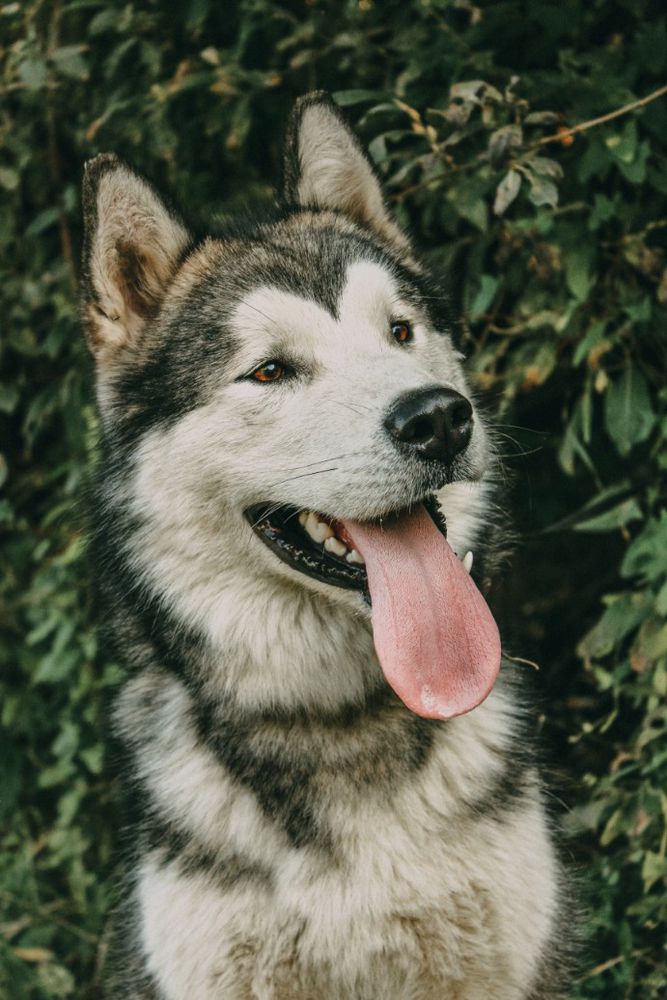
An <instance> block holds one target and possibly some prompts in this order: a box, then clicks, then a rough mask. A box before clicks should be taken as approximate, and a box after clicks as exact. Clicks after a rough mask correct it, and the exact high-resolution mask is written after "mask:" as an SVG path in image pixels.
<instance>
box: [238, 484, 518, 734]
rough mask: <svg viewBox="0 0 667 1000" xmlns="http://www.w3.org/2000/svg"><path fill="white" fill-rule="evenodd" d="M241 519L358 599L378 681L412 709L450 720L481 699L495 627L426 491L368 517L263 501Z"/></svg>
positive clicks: (301, 567) (494, 652) (492, 663)
mask: <svg viewBox="0 0 667 1000" xmlns="http://www.w3.org/2000/svg"><path fill="white" fill-rule="evenodd" d="M245 516H246V518H247V519H248V521H249V522H250V525H251V526H252V529H253V531H254V532H255V533H256V534H257V535H258V536H259V537H260V538H261V539H262V541H263V542H264V543H265V544H266V545H268V547H269V548H270V549H272V551H273V552H275V553H276V555H277V556H278V557H279V558H280V559H282V560H283V561H284V562H286V563H287V564H288V565H289V566H291V567H292V568H293V569H296V570H298V571H299V572H300V573H305V574H306V575H307V576H311V577H314V578H315V579H316V580H322V581H324V582H325V583H328V584H332V585H333V586H335V587H345V588H347V589H348V590H356V591H359V592H360V593H361V594H362V595H363V597H364V599H365V600H366V601H367V602H368V604H370V606H371V625H372V628H373V642H374V645H375V651H376V653H377V657H378V661H379V663H380V666H381V668H382V671H383V673H384V676H385V679H386V681H387V682H388V684H389V685H390V687H392V688H393V690H394V691H395V692H396V694H397V695H398V697H399V698H400V699H401V701H402V702H403V703H404V704H405V705H406V706H407V707H408V708H409V709H411V710H412V711H413V712H417V714H419V715H423V716H424V717H426V718H429V719H451V718H453V717H454V716H455V715H462V714H463V713H464V712H469V711H471V709H473V708H475V707H476V706H477V705H479V704H480V702H482V701H483V700H484V699H485V698H486V696H487V695H488V694H489V692H490V690H491V688H492V687H493V683H494V681H495V679H496V676H497V674H498V669H499V667H500V637H499V635H498V627H497V625H496V623H495V621H494V620H493V616H492V614H491V611H490V610H489V608H488V606H487V604H486V602H485V600H484V598H483V597H482V595H481V594H480V592H479V590H478V589H477V587H476V586H475V583H474V581H473V580H472V578H471V576H470V564H471V559H472V555H471V553H470V552H468V553H467V554H466V555H465V556H464V558H463V559H460V558H459V556H458V555H457V553H456V552H454V550H453V549H452V547H451V546H450V544H449V542H448V541H447V537H446V525H445V518H444V516H443V514H442V511H441V510H440V507H439V505H438V502H437V500H436V499H435V497H434V496H433V495H429V496H427V497H425V498H424V499H423V500H421V502H419V503H416V504H414V505H412V506H411V507H410V508H408V509H403V510H398V511H392V512H388V513H387V514H386V515H385V516H384V517H382V518H376V519H375V520H373V521H355V520H353V519H349V518H345V519H341V520H338V519H336V518H333V517H330V516H326V515H324V514H318V513H315V512H314V511H309V510H299V509H298V508H296V507H287V506H282V505H281V506H277V507H276V505H275V504H274V505H270V504H269V503H268V502H265V503H263V504H255V505H254V506H252V507H250V508H248V510H246V511H245Z"/></svg>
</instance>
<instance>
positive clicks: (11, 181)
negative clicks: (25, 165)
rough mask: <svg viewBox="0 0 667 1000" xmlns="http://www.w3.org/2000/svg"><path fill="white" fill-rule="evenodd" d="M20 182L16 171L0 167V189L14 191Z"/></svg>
mask: <svg viewBox="0 0 667 1000" xmlns="http://www.w3.org/2000/svg"><path fill="white" fill-rule="evenodd" d="M20 182H21V177H20V175H19V172H18V170H14V169H12V167H0V187H3V188H4V189H5V191H16V189H17V187H18V186H19V184H20Z"/></svg>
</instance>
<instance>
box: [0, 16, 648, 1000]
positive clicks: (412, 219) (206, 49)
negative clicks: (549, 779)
mask: <svg viewBox="0 0 667 1000" xmlns="http://www.w3.org/2000/svg"><path fill="white" fill-rule="evenodd" d="M0 51H1V54H2V83H1V86H2V107H1V108H0V137H1V140H2V141H1V143H0V188H1V189H2V199H1V201H0V249H1V253H2V264H1V280H2V298H3V302H2V335H1V336H2V340H1V346H0V361H1V365H2V368H1V371H0V449H1V454H0V480H1V481H2V495H1V498H0V530H2V533H3V547H2V554H1V556H0V560H1V562H0V568H1V576H0V588H1V589H0V596H1V598H2V604H1V605H0V626H1V628H2V632H1V635H0V662H1V663H2V704H1V711H2V715H1V728H0V775H1V777H0V813H1V814H2V816H1V818H2V824H3V827H2V829H3V832H2V842H1V846H0V902H1V903H2V917H1V918H0V994H2V991H4V995H6V996H7V997H10V998H12V1000H13V998H18V997H26V998H28V997H30V998H53V997H67V996H77V997H83V996H91V997H92V996H96V995H97V990H96V985H95V984H96V982H97V975H98V971H97V970H98V966H99V963H100V962H101V961H102V960H103V956H104V947H105V943H104V935H103V927H104V916H105V912H106V910H107V908H108V905H109V902H110V899H111V898H112V887H113V865H114V854H113V839H112V833H111V831H112V830H113V828H114V823H115V820H114V812H113V808H112V806H111V805H110V795H109V782H108V778H107V776H106V774H105V773H104V772H103V769H102V765H103V756H102V743H101V739H102V732H103V719H104V710H105V704H106V700H107V696H108V694H109V693H110V692H111V691H112V690H113V688H114V685H115V684H116V682H117V680H118V678H119V676H120V671H119V668H118V667H117V666H116V665H114V664H113V663H111V662H109V660H108V658H107V656H106V655H105V653H104V651H98V648H97V642H96V637H95V631H94V628H93V617H94V616H93V614H92V612H91V608H90V597H89V594H90V587H89V584H88V573H87V568H86V563H85V558H84V530H83V525H84V519H83V517H82V515H81V507H80V500H81V496H82V493H83V486H84V483H85V477H86V468H87V467H88V465H89V463H90V461H91V460H92V456H93V453H94V436H95V426H94V424H95V420H94V413H93V406H92V393H91V388H92V385H91V380H92V376H91V371H90V368H89V365H88V362H87V360H86V358H85V350H84V347H83V344H82V340H81V336H80V330H79V324H78V319H77V297H76V280H77V269H78V268H77V260H78V246H79V240H80V223H79V208H78V189H79V182H80V176H81V169H82V164H83V162H84V161H85V160H86V159H87V158H88V157H89V156H91V155H93V154H94V153H95V152H98V151H100V150H104V149H111V150H115V151H116V152H118V153H120V154H121V155H123V156H125V157H126V158H127V159H129V160H130V161H131V162H132V163H134V164H135V165H136V166H137V167H139V168H141V169H143V170H146V171H147V172H149V173H150V174H151V175H152V176H153V177H155V178H156V179H157V180H158V181H159V182H162V183H163V184H164V185H165V186H167V187H168V188H169V189H171V190H172V191H175V192H176V193H177V195H178V196H179V197H180V198H181V199H182V201H183V202H184V203H185V204H186V205H187V206H189V207H190V208H191V209H192V210H194V211H195V212H199V213H200V214H202V215H204V214H209V213H210V212H211V211H228V210H232V209H234V208H237V207H239V206H241V205H243V204H244V203H245V202H246V200H252V199H253V198H255V197H256V196H263V195H266V194H268V193H269V192H270V185H271V184H272V183H273V181H274V179H275V177H276V173H277V171H278V169H279V160H280V141H281V135H282V130H283V126H284V121H285V118H286V115H287V112H288V110H289V107H290V105H291V102H292V100H293V98H294V97H295V96H296V95H298V94H299V93H302V92H304V91H306V90H308V89H311V88H313V87H315V86H317V87H324V88H327V89H329V90H332V91H334V92H335V93H336V94H337V99H338V100H339V102H340V103H341V104H343V105H344V106H346V107H347V108H348V110H349V112H350V114H351V117H352V119H353V120H354V121H355V122H356V123H357V124H358V127H359V131H360V134H361V135H362V137H363V139H364V141H365V142H366V143H367V144H368V148H369V151H370V153H371V155H372V157H373V159H374V160H375V162H376V164H377V167H378V170H379V172H380V173H381V174H382V176H383V177H384V179H385V182H386V187H387V191H388V195H389V197H390V199H391V201H392V202H393V204H394V207H395V209H396V211H397V213H398V214H399V215H400V216H401V218H402V219H403V221H405V222H406V224H408V225H409V226H410V228H411V229H412V231H413V233H414V234H415V237H416V240H417V242H418V243H420V244H421V245H422V247H424V248H425V249H426V250H427V251H428V253H429V256H430V258H431V260H432V263H433V264H434V266H435V267H437V268H447V269H449V271H450V279H449V280H450V286H451V288H452V290H453V294H454V295H455V296H456V297H458V299H459V300H460V302H461V303H462V306H463V307H464V309H465V312H466V314H467V317H468V321H469V326H468V330H467V333H466V348H467V350H468V353H469V354H470V355H471V358H472V368H473V370H474V372H475V378H476V381H477V384H478V386H479V387H480V389H482V390H485V391H486V392H487V393H488V394H489V399H490V405H492V406H493V407H495V409H496V410H497V411H498V414H499V420H500V421H501V424H502V427H501V430H502V431H503V433H504V434H505V438H504V440H506V441H507V464H508V467H509V468H510V469H511V470H512V471H513V475H514V478H515V489H514V494H513V500H512V502H513V506H514V508H515V509H516V511H517V520H518V528H519V530H520V533H521V534H522V535H523V540H522V543H521V545H520V546H519V550H518V552H517V556H516V558H515V561H514V563H513V568H512V570H511V572H510V573H509V574H508V575H507V578H506V580H505V581H504V582H503V584H502V586H501V587H498V588H497V590H498V593H497V595H496V605H497V608H498V610H499V612H500V613H501V614H503V616H504V618H505V619H506V636H507V641H508V645H509V648H510V650H511V651H512V652H516V653H517V654H518V655H520V656H524V657H525V656H530V657H534V658H535V659H537V660H539V662H540V663H541V664H542V666H543V672H542V675H541V676H540V678H539V685H538V687H539V689H540V692H541V699H542V700H541V704H542V706H543V708H542V711H543V715H544V719H543V728H544V733H545V739H546V741H547V743H548V744H549V745H550V747H551V751H552V756H553V758H554V760H555V763H556V764H557V766H558V767H559V768H560V769H561V770H562V771H563V773H564V774H565V775H566V776H569V778H566V780H565V784H564V795H565V798H566V799H567V802H568V804H569V805H570V806H572V807H573V808H572V810H571V812H570V813H569V814H568V815H567V816H566V817H565V823H566V829H567V832H568V835H569V838H570V839H569V841H568V850H569V852H570V853H571V854H572V856H573V860H574V862H575V866H576V867H577V868H578V869H579V870H580V871H581V879H582V891H583V895H584V897H585V899H586V901H587V904H588V906H589V913H588V917H587V920H586V933H587V939H588V945H587V953H586V955H585V957H584V964H583V969H582V978H581V980H580V982H578V984H577V986H576V988H575V991H574V993H573V995H574V996H577V997H581V998H584V997H585V998H594V997H600V998H603V997H604V998H609V997H632V998H642V1000H651V998H656V1000H657V998H658V997H659V996H662V995H664V989H665V984H666V983H667V960H666V958H665V954H664V951H663V950H662V949H663V942H664V939H665V899H666V896H665V880H666V879H665V876H666V875H667V862H666V860H665V854H666V848H667V792H666V789H667V764H666V758H667V750H666V749H665V742H664V732H665V694H666V692H667V513H666V511H665V505H664V494H665V486H664V484H665V479H666V472H667V449H666V448H665V437H666V435H667V421H666V418H665V404H666V402H667V388H666V387H665V386H666V383H665V372H666V371H667V335H666V333H665V331H666V329H667V260H666V256H665V251H666V249H667V155H666V154H667V98H665V97H664V96H662V97H655V96H654V95H655V92H656V91H657V90H658V89H659V88H661V87H662V88H664V85H665V84H666V83H667V17H666V15H665V12H664V8H663V7H662V5H660V4H651V3H649V2H648V0H632V2H631V0H593V2H584V0H561V2H559V3H554V2H552V0H534V2H531V3H530V4H521V3H519V2H518V0H504V2H486V3H480V4H479V6H476V5H475V4H474V3H473V2H472V0H456V2H454V0H410V2H406V0H402V2H397V0H387V2H383V3H380V2H379V0H376V2H375V3H374V2H373V0H359V2H358V3H352V2H346V3H340V2H335V0H309V2H306V3H300V2H296V0H286V2H285V3H283V4H278V3H272V2H269V0H245V2H240V3H237V4H234V5H230V4H216V3H213V2H212V0H189V2H188V3H186V4H183V5H180V4H167V3H159V2H157V0H153V2H145V3H144V4H139V3H135V4H133V3H126V4H121V3H115V2H112V0H63V2H58V0H41V2H39V0H30V2H26V3H22V4H19V3H5V4H4V5H2V6H0ZM452 84H455V87H454V89H453V90H452V89H450V88H451V86H452ZM642 97H649V98H651V99H650V100H647V102H646V103H645V105H644V106H642V107H638V108H635V109H634V110H633V109H632V105H633V104H634V103H635V102H636V101H637V100H638V99H639V98H642ZM616 109H621V110H623V109H625V110H623V113H621V114H619V115H618V116H616V117H613V118H612V117H610V118H609V120H608V121H601V122H597V123H596V122H595V121H594V120H595V119H597V118H599V117H601V116H605V115H607V114H608V113H610V112H613V111H615V110H616ZM578 123H588V124H586V125H585V127H583V128H582V130H581V131H580V132H578V133H575V134H574V135H572V134H570V132H569V131H568V130H569V129H571V128H572V126H575V125H577V124H578ZM559 130H560V131H559ZM517 669H526V668H525V667H522V666H520V665H518V664H517Z"/></svg>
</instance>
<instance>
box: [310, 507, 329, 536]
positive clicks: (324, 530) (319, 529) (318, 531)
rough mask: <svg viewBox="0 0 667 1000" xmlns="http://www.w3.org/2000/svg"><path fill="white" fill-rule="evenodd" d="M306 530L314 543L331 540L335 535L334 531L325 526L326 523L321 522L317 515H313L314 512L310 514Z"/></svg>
mask: <svg viewBox="0 0 667 1000" xmlns="http://www.w3.org/2000/svg"><path fill="white" fill-rule="evenodd" d="M304 528H305V529H306V531H307V532H308V534H309V535H310V537H311V538H312V539H313V541H314V542H323V541H324V540H325V539H326V538H330V537H331V535H333V531H332V530H331V528H330V527H329V525H328V524H325V523H324V521H320V519H319V518H318V516H317V514H313V512H312V510H311V511H309V512H308V517H307V518H306V523H305V524H304Z"/></svg>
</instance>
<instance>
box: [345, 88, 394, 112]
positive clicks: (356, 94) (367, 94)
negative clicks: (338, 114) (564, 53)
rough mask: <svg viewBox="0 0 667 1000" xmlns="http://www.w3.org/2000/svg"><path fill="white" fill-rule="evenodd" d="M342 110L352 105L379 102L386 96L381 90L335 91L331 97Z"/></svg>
mask: <svg viewBox="0 0 667 1000" xmlns="http://www.w3.org/2000/svg"><path fill="white" fill-rule="evenodd" d="M331 96H332V97H333V99H334V101H335V102H336V104H339V105H340V106H341V107H342V108H348V107H351V106H352V105H353V104H364V103H365V102H366V101H381V100H383V99H384V98H386V97H387V94H385V93H383V91H381V90H362V89H361V88H359V89H357V90H336V91H334V93H333V94H332V95H331Z"/></svg>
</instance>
